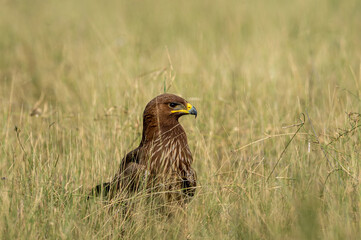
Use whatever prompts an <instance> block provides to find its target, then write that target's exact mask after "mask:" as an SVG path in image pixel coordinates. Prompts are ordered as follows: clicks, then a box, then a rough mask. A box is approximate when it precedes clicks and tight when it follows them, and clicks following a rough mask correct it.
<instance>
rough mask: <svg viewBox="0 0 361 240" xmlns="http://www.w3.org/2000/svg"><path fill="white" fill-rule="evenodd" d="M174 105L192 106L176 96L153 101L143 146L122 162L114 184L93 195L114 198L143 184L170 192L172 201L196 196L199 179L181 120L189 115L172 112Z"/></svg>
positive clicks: (147, 110) (145, 118)
mask: <svg viewBox="0 0 361 240" xmlns="http://www.w3.org/2000/svg"><path fill="white" fill-rule="evenodd" d="M170 103H177V104H179V106H180V107H182V108H185V109H186V107H187V104H188V102H187V101H186V100H184V99H183V98H181V97H179V96H176V95H173V94H162V95H159V96H157V97H155V98H154V99H152V100H151V101H150V102H149V103H148V104H147V106H146V107H145V110H144V113H143V134H142V140H141V142H140V144H139V146H138V147H137V148H136V149H134V150H133V151H131V152H129V153H128V154H127V155H126V156H125V157H124V158H123V159H122V162H121V164H120V168H119V171H118V172H117V173H116V175H115V176H114V178H113V179H112V181H111V182H109V183H104V184H100V185H98V186H97V187H96V188H94V189H93V193H95V194H96V195H98V194H99V193H100V192H102V193H103V195H105V196H108V197H109V198H114V197H115V196H116V195H117V194H118V193H120V192H124V191H125V192H128V193H129V192H136V191H138V190H139V188H140V186H141V185H142V186H145V187H146V188H154V189H159V190H162V191H168V192H169V194H167V198H168V200H169V201H174V200H175V201H184V200H187V199H189V197H192V196H193V195H194V193H195V187H196V184H197V176H196V172H195V171H194V169H192V167H191V164H192V162H193V157H192V153H191V151H190V149H189V146H188V141H187V135H186V133H185V131H184V129H183V127H182V126H181V125H180V123H179V121H178V119H179V117H181V116H182V115H185V114H187V113H184V112H176V113H174V112H172V108H171V107H170V105H169V104H170ZM145 180H147V181H145ZM144 182H146V184H145V185H144V184H143V183H144Z"/></svg>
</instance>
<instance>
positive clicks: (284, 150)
mask: <svg viewBox="0 0 361 240" xmlns="http://www.w3.org/2000/svg"><path fill="white" fill-rule="evenodd" d="M302 117H303V119H300V120H301V123H300V124H298V125H297V126H299V127H298V129H297V131H296V132H295V133H294V134H293V136H292V137H291V139H290V140H289V141H288V143H287V144H286V147H285V148H284V149H283V151H282V153H281V155H280V157H279V158H278V160H277V162H276V164H275V165H274V167H273V169H272V171H271V172H270V174H269V175H268V177H267V180H266V182H268V180H269V178H270V177H271V175H272V174H273V172H274V171H275V169H276V167H277V165H278V164H279V162H280V161H281V159H282V157H283V154H284V153H285V152H286V150H287V148H288V146H289V145H290V144H291V142H292V141H293V139H294V138H295V137H296V135H297V133H298V132H299V131H300V130H301V128H302V127H303V125H304V124H305V114H303V113H302Z"/></svg>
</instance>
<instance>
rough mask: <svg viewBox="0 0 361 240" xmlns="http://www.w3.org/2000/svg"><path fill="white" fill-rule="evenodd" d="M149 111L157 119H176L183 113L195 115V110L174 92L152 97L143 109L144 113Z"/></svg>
mask: <svg viewBox="0 0 361 240" xmlns="http://www.w3.org/2000/svg"><path fill="white" fill-rule="evenodd" d="M148 113H151V115H152V116H154V117H157V118H158V119H159V120H162V121H167V120H178V118H179V117H181V116H183V115H194V116H195V117H197V110H196V108H195V107H194V106H192V104H190V103H189V102H188V101H186V100H185V99H183V98H181V97H179V96H177V95H174V94H169V93H165V94H161V95H159V96H157V97H155V98H154V99H152V100H151V101H150V102H149V103H148V104H147V106H146V107H145V110H144V115H147V114H148Z"/></svg>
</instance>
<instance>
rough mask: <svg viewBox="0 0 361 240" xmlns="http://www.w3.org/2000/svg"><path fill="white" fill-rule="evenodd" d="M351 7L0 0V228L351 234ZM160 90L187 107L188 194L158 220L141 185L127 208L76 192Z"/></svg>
mask: <svg viewBox="0 0 361 240" xmlns="http://www.w3.org/2000/svg"><path fill="white" fill-rule="evenodd" d="M360 10H361V3H360V1H357V0H349V1H337V0H334V1H326V0H320V1H309V0H306V1H300V0H299V1H281V0H279V1H261V0H256V1H233V0H230V1H226V2H225V1H217V0H215V1H211V2H209V1H165V0H157V1H147V0H146V1H103V2H99V1H77V2H74V1H62V2H56V1H46V2H44V1H31V2H27V1H7V0H3V1H1V3H0V56H1V57H0V119H1V120H0V124H1V128H0V135H1V141H0V177H1V180H0V238H1V239H119V238H125V239H127V238H134V239H138V238H141V239H149V238H155V239H184V238H186V237H190V238H193V239H357V238H358V237H359V236H360V229H361V225H360V204H361V201H360V194H361V189H360V160H361V156H360V149H361V146H360V143H361V132H360V122H361V121H360V119H361V117H360V114H359V113H361V104H360V102H361V62H360V61H361V60H360V59H361V45H360V39H361V31H359V30H360V29H361V15H360V14H359V12H360ZM164 90H167V91H168V92H172V93H176V94H180V95H182V96H183V97H185V98H186V99H187V100H189V101H190V102H191V103H192V104H193V105H194V106H196V107H197V110H198V112H199V116H198V118H197V119H196V120H194V119H193V118H190V117H183V119H181V122H182V125H183V126H184V128H185V129H186V132H187V134H188V139H189V145H190V148H191V150H192V152H193V155H194V159H195V162H194V168H195V169H196V171H197V173H198V178H199V189H198V190H197V195H196V196H195V197H194V199H193V200H192V202H191V203H190V204H188V206H187V208H186V209H185V211H184V213H179V214H177V215H176V216H175V217H174V218H173V219H168V218H166V217H164V216H162V214H159V213H158V212H157V211H155V210H154V208H153V207H152V206H149V204H148V203H142V202H144V201H142V199H144V195H141V196H139V197H137V198H135V200H134V201H135V202H141V203H140V204H138V205H137V208H136V209H135V210H134V211H132V212H131V213H130V215H131V216H130V217H129V218H126V217H124V216H123V215H122V214H121V213H120V212H119V211H116V210H114V211H109V207H108V206H107V205H106V204H103V203H102V202H101V200H100V199H94V200H92V201H90V202H86V201H84V195H85V194H86V193H87V191H88V190H89V189H90V188H91V187H93V186H95V185H96V184H98V183H99V182H101V181H105V180H109V179H110V178H111V177H112V176H113V174H114V173H115V171H116V169H117V167H118V165H119V163H120V160H121V158H122V156H123V155H124V154H125V153H126V152H128V151H130V150H131V149H133V148H134V147H136V146H137V144H138V143H139V141H140V137H141V127H142V122H141V121H142V111H143V109H144V106H145V105H146V103H147V102H148V101H149V100H150V99H151V98H153V97H154V96H156V95H158V94H160V93H163V92H164ZM31 113H32V114H31ZM31 115H32V116H31ZM15 129H16V131H15ZM297 130H299V131H298V132H297V134H296V131H297Z"/></svg>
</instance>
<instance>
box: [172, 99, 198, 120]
mask: <svg viewBox="0 0 361 240" xmlns="http://www.w3.org/2000/svg"><path fill="white" fill-rule="evenodd" d="M176 112H181V113H185V114H191V115H194V116H195V117H196V118H197V109H196V108H195V107H193V106H192V104H190V103H187V109H180V110H173V111H172V113H176Z"/></svg>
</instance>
